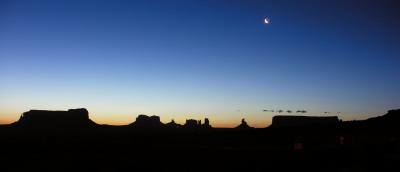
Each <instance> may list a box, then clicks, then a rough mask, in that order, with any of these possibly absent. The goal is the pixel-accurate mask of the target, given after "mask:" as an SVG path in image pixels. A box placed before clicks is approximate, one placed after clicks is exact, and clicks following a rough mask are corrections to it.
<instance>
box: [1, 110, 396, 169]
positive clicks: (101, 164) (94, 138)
mask: <svg viewBox="0 0 400 172" xmlns="http://www.w3.org/2000/svg"><path fill="white" fill-rule="evenodd" d="M399 122H400V110H390V111H389V112H388V113H387V114H385V115H383V116H379V117H375V118H370V119H368V120H362V121H345V122H342V121H340V120H339V119H338V118H337V117H307V116H276V117H274V118H273V123H272V124H271V126H270V127H267V128H252V127H250V126H249V125H247V123H246V121H245V120H244V119H243V120H242V122H241V124H240V125H238V127H236V128H231V129H228V128H212V126H211V125H210V123H209V120H208V119H205V120H204V122H203V123H202V122H201V121H198V120H194V119H189V120H187V121H186V123H185V124H184V125H180V124H177V123H175V122H174V121H171V122H170V123H167V124H163V123H162V122H161V121H160V118H159V117H158V116H146V115H139V116H138V117H137V118H136V121H135V122H133V123H131V124H129V125H125V126H111V125H99V124H96V123H95V122H93V121H91V120H90V118H89V113H88V111H87V110H86V109H71V110H68V111H42V110H31V111H28V112H25V113H23V115H22V116H21V118H20V119H19V120H18V121H17V122H15V123H13V124H10V125H1V126H0V147H1V152H0V155H1V156H0V157H1V167H0V168H1V169H2V170H1V171H36V170H40V171H60V170H64V171H239V170H240V171H283V170H295V171H299V170H308V171H397V170H399V169H400V168H399V167H398V163H399V162H400V134H399V131H400V130H399V129H400V125H399Z"/></svg>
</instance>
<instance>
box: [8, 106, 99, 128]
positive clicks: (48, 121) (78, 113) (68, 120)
mask: <svg viewBox="0 0 400 172" xmlns="http://www.w3.org/2000/svg"><path fill="white" fill-rule="evenodd" d="M15 124H16V125H18V126H21V127H33V128H37V129H40V128H42V129H48V128H52V129H53V128H54V129H72V128H82V127H89V126H93V125H95V123H94V122H93V121H92V120H90V119H89V112H88V111H87V110H86V109H84V108H82V109H69V110H68V111H47V110H30V111H28V112H24V113H23V114H22V115H21V117H20V118H19V120H18V121H17V122H16V123H15Z"/></svg>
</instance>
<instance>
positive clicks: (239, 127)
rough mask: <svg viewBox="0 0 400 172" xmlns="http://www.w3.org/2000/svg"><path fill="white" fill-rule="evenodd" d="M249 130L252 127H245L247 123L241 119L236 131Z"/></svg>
mask: <svg viewBox="0 0 400 172" xmlns="http://www.w3.org/2000/svg"><path fill="white" fill-rule="evenodd" d="M251 128H253V127H250V126H249V125H247V122H246V120H245V119H244V118H243V119H242V122H241V123H240V125H238V126H237V127H236V129H251Z"/></svg>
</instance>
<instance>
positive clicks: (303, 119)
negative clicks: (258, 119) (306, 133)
mask: <svg viewBox="0 0 400 172" xmlns="http://www.w3.org/2000/svg"><path fill="white" fill-rule="evenodd" d="M338 124H339V118H338V117H337V116H326V117H325V116H324V117H317V116H284V115H278V116H274V117H273V118H272V124H271V125H270V127H274V128H279V127H305V126H335V125H338Z"/></svg>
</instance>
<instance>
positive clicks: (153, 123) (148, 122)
mask: <svg viewBox="0 0 400 172" xmlns="http://www.w3.org/2000/svg"><path fill="white" fill-rule="evenodd" d="M131 126H134V127H143V128H157V127H162V126H163V123H161V121H160V117H159V116H155V115H153V116H147V115H139V116H138V117H137V118H136V121H135V122H133V123H132V124H131Z"/></svg>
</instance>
